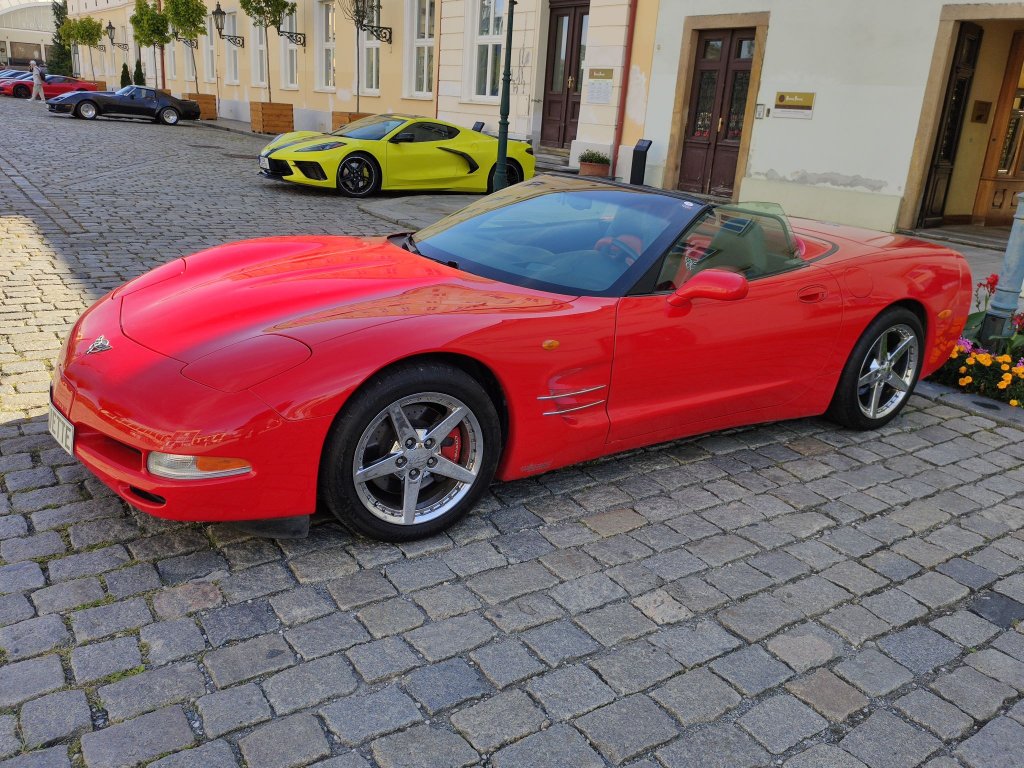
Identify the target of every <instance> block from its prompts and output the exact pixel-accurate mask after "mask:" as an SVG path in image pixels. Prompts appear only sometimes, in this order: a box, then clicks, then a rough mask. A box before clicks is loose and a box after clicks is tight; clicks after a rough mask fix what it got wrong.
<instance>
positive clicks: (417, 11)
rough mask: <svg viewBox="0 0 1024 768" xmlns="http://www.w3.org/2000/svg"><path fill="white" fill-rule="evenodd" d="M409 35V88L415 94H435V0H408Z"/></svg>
mask: <svg viewBox="0 0 1024 768" xmlns="http://www.w3.org/2000/svg"><path fill="white" fill-rule="evenodd" d="M407 4H408V7H409V34H407V35H406V40H407V45H406V56H407V61H408V62H409V65H408V67H411V69H409V68H408V67H407V73H408V74H407V86H406V90H407V91H409V92H411V93H412V95H413V96H422V97H429V96H433V94H434V0H407Z"/></svg>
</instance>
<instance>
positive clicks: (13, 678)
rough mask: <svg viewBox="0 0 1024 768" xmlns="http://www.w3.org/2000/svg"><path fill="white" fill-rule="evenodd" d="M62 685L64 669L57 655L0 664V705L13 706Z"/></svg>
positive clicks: (4, 706)
mask: <svg viewBox="0 0 1024 768" xmlns="http://www.w3.org/2000/svg"><path fill="white" fill-rule="evenodd" d="M63 687H64V670H63V668H62V667H61V665H60V658H59V657H57V656H54V655H50V656H42V657H40V658H38V659H29V660H28V661H20V662H16V663H14V664H10V663H8V664H2V665H0V707H3V708H7V707H13V706H15V705H17V704H20V703H21V702H23V701H26V700H28V699H32V698H35V697H36V696H39V695H40V694H43V693H49V692H50V691H53V690H56V689H57V688H63Z"/></svg>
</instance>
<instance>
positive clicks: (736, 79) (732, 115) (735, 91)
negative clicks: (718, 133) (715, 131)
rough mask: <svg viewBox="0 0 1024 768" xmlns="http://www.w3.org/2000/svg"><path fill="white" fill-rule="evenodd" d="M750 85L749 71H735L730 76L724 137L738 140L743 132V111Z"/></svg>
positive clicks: (745, 107) (745, 106)
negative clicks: (727, 114) (727, 113)
mask: <svg viewBox="0 0 1024 768" xmlns="http://www.w3.org/2000/svg"><path fill="white" fill-rule="evenodd" d="M749 86H750V73H749V72H736V73H734V74H733V77H732V92H731V93H730V94H729V119H728V121H727V122H726V125H725V138H727V139H731V140H733V141H739V138H740V135H741V134H742V133H743V113H744V112H745V111H746V109H747V88H748V87H749Z"/></svg>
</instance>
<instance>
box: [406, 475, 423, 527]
mask: <svg viewBox="0 0 1024 768" xmlns="http://www.w3.org/2000/svg"><path fill="white" fill-rule="evenodd" d="M410 474H412V473H410V472H407V473H406V474H405V478H404V479H403V480H402V523H403V524H405V525H412V524H413V523H415V522H416V504H417V502H419V500H420V483H421V482H422V480H423V475H421V474H419V473H417V474H416V477H410V476H409V475H410Z"/></svg>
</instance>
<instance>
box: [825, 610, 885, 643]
mask: <svg viewBox="0 0 1024 768" xmlns="http://www.w3.org/2000/svg"><path fill="white" fill-rule="evenodd" d="M819 621H820V622H821V623H822V624H824V625H825V626H826V627H829V628H830V629H833V630H835V631H836V632H838V633H839V634H840V635H842V636H843V637H844V638H846V639H847V640H849V641H850V642H851V643H853V644H854V645H861V644H862V643H864V642H865V641H866V640H869V639H871V638H872V637H877V636H878V635H880V634H882V633H883V632H887V631H888V630H889V629H890V626H889V623H888V622H886V621H883V620H882V619H880V618H878V617H877V616H875V614H873V613H871V612H870V611H869V610H868V609H867V608H864V607H863V606H860V605H842V606H840V607H838V608H836V609H835V610H832V611H829V612H828V613H826V614H825V615H824V616H822V617H821V618H820V619H819Z"/></svg>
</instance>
